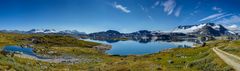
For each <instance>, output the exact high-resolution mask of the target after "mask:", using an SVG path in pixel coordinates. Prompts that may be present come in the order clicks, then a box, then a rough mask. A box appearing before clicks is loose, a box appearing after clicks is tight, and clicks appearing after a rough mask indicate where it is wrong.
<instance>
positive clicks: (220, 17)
mask: <svg viewBox="0 0 240 71" xmlns="http://www.w3.org/2000/svg"><path fill="white" fill-rule="evenodd" d="M231 15H233V14H225V15H222V16H219V17H217V18H215V19H212V20H211V21H216V20H219V19H222V18H225V17H228V16H231Z"/></svg>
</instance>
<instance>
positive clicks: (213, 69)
mask: <svg viewBox="0 0 240 71" xmlns="http://www.w3.org/2000/svg"><path fill="white" fill-rule="evenodd" d="M27 44H32V45H33V46H32V48H34V51H35V52H36V53H37V54H39V55H45V56H56V57H57V56H63V55H67V56H73V57H76V58H79V59H80V61H79V62H78V63H67V62H66V63H49V62H42V61H37V60H32V59H27V58H20V57H16V56H9V55H6V54H5V53H4V52H1V54H0V71H2V70H10V71H14V70H17V71H40V70H43V71H52V70H71V71H75V70H92V71H129V70H131V71H158V70H163V71H181V70H182V71H199V70H200V71H234V70H233V69H232V68H231V67H230V66H228V65H226V64H225V63H224V62H223V61H222V60H221V59H220V58H219V57H218V56H217V55H216V54H215V53H214V52H213V51H212V50H211V48H213V47H222V48H221V49H223V50H224V51H227V52H231V53H233V54H236V55H240V53H239V48H235V47H237V46H240V41H227V40H215V41H208V42H206V45H204V46H200V45H197V46H196V47H194V48H174V49H168V50H164V51H162V52H159V53H154V54H148V55H141V56H136V55H129V56H118V55H106V54H104V53H102V52H100V51H98V50H96V49H93V48H92V47H94V46H97V45H101V44H99V43H94V42H87V41H83V40H78V39H76V38H73V37H70V36H60V35H36V34H8V33H1V34H0V51H2V49H3V47H4V46H7V45H27ZM49 52H52V53H49Z"/></svg>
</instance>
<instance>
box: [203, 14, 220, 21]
mask: <svg viewBox="0 0 240 71" xmlns="http://www.w3.org/2000/svg"><path fill="white" fill-rule="evenodd" d="M222 15H224V13H217V14H213V15H210V16H207V17H205V18H203V19H201V20H199V22H201V21H206V20H210V19H214V18H217V17H220V16H222Z"/></svg>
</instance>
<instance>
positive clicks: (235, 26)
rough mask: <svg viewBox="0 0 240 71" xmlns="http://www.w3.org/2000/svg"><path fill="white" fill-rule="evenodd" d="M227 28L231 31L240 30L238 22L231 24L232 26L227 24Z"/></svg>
mask: <svg viewBox="0 0 240 71" xmlns="http://www.w3.org/2000/svg"><path fill="white" fill-rule="evenodd" d="M225 27H226V28H227V29H229V30H231V31H238V30H239V27H238V26H237V25H236V24H233V25H230V26H225Z"/></svg>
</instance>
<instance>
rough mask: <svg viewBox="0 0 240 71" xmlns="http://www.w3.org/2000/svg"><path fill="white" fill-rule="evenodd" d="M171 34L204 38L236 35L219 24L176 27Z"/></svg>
mask: <svg viewBox="0 0 240 71" xmlns="http://www.w3.org/2000/svg"><path fill="white" fill-rule="evenodd" d="M172 32H173V33H185V34H194V35H205V36H222V35H235V34H236V33H234V32H232V31H230V30H228V29H226V28H225V27H224V26H222V25H220V24H214V23H203V24H198V25H185V26H178V27H177V28H176V29H174V30H173V31H172Z"/></svg>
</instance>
